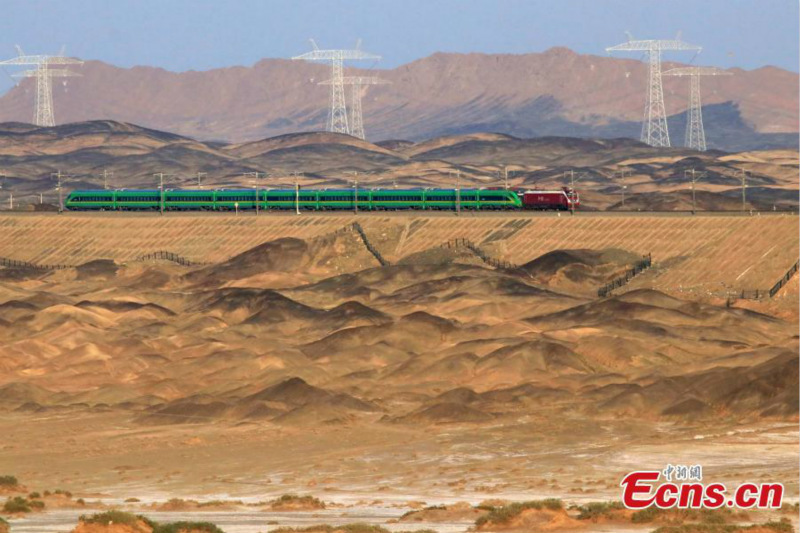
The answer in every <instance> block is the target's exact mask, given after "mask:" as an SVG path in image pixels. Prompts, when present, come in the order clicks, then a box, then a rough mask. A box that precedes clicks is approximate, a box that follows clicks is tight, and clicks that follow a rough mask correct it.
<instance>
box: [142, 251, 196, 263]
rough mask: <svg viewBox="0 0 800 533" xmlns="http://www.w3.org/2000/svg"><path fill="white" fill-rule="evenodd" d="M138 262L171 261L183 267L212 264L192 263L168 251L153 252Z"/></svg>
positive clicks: (143, 256)
mask: <svg viewBox="0 0 800 533" xmlns="http://www.w3.org/2000/svg"><path fill="white" fill-rule="evenodd" d="M136 261H140V262H143V261H171V262H173V263H177V264H179V265H182V266H202V265H209V264H211V263H201V262H198V261H190V260H189V259H186V258H185V257H183V256H182V255H178V254H176V253H173V252H166V251H158V252H153V253H150V254H145V255H142V256H139V257H137V258H136Z"/></svg>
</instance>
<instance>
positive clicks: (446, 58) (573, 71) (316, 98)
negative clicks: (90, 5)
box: [0, 48, 800, 151]
mask: <svg viewBox="0 0 800 533" xmlns="http://www.w3.org/2000/svg"><path fill="white" fill-rule="evenodd" d="M672 66H677V63H676V64H672V63H665V64H664V68H670V67H672ZM75 70H76V71H78V72H80V74H81V77H80V78H74V79H70V80H69V82H68V84H67V85H62V84H58V85H56V87H55V89H54V93H55V94H54V99H55V107H56V120H57V121H58V122H59V123H65V122H75V121H84V120H93V119H113V120H118V121H124V122H132V123H136V124H141V125H143V126H147V127H151V128H156V129H162V130H168V131H172V132H175V133H178V134H182V135H188V136H192V137H195V138H198V139H203V140H225V141H232V142H244V141H251V140H257V139H263V138H265V137H270V136H274V135H280V134H285V133H293V132H299V131H315V130H321V129H323V128H324V125H325V119H326V116H327V104H328V93H327V88H326V87H323V86H319V85H317V82H319V81H322V80H325V79H327V78H328V77H329V73H328V70H327V67H326V66H324V65H317V64H309V63H305V62H294V61H291V60H287V59H264V60H261V61H259V62H258V63H256V64H255V65H253V66H252V67H240V66H238V67H229V68H220V69H214V70H209V71H205V72H196V71H188V72H180V73H177V72H168V71H166V70H163V69H160V68H153V67H134V68H119V67H115V66H113V65H109V64H106V63H102V62H99V61H87V62H86V63H85V64H84V65H83V66H82V67H80V68H76V69H75ZM349 70H351V72H352V73H356V72H362V73H363V72H369V73H371V74H373V75H379V76H380V77H382V78H384V79H386V80H388V81H389V82H391V83H390V84H389V85H384V86H380V87H373V88H370V89H368V90H366V89H365V93H364V96H363V107H364V114H365V124H366V129H367V135H368V136H369V137H370V139H371V140H381V139H385V140H389V139H411V140H420V139H427V138H431V137H435V136H441V135H451V134H464V133H472V132H500V133H506V134H511V135H515V136H520V137H538V136H548V135H549V136H552V135H557V136H579V137H633V138H638V135H639V130H640V122H639V121H640V117H641V112H642V106H643V100H644V87H645V83H646V65H645V64H644V63H642V62H640V61H638V60H637V59H635V58H634V59H626V58H620V57H607V56H595V55H587V54H577V53H575V52H572V51H571V50H569V49H566V48H551V49H549V50H547V51H545V52H543V53H531V54H522V55H510V54H477V53H473V54H452V53H447V54H446V53H437V54H434V55H432V56H429V57H426V58H423V59H420V60H417V61H414V62H412V63H408V64H406V65H402V66H400V67H397V68H395V69H390V70H377V69H370V70H357V69H349ZM729 72H730V73H731V74H733V75H732V76H724V77H715V78H708V79H704V80H703V82H702V83H703V101H704V103H705V116H706V131H707V135H708V142H709V147H711V148H719V149H724V150H727V151H735V150H745V149H755V148H769V147H793V146H797V133H796V132H797V130H798V107H799V106H800V104H799V103H798V76H797V74H796V73H793V72H789V71H786V70H782V69H779V68H775V67H763V68H759V69H755V70H751V71H745V70H741V69H730V70H729ZM664 90H665V95H666V105H667V112H668V114H669V115H670V116H671V119H670V122H671V124H670V125H671V128H672V129H671V133H672V138H673V144H675V145H679V144H681V143H682V141H683V124H684V116H683V111H684V110H685V107H686V101H687V95H688V82H687V80H686V79H682V78H665V80H664ZM34 97H35V89H34V86H33V82H32V81H31V80H25V81H24V82H23V83H21V84H20V85H19V86H17V87H15V88H13V89H12V90H11V91H9V92H8V93H6V94H5V95H3V97H2V98H0V121H18V122H19V121H22V122H27V121H30V117H31V115H32V110H33V99H34Z"/></svg>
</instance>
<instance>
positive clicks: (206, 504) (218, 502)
mask: <svg viewBox="0 0 800 533" xmlns="http://www.w3.org/2000/svg"><path fill="white" fill-rule="evenodd" d="M222 505H244V502H242V500H209V501H207V502H200V503H198V504H197V506H198V507H220V506H222Z"/></svg>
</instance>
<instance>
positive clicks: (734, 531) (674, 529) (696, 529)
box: [653, 518, 794, 533]
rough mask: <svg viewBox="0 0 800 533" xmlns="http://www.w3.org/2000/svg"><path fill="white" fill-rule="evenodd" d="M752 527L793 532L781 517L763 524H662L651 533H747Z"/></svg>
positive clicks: (788, 523) (791, 527)
mask: <svg viewBox="0 0 800 533" xmlns="http://www.w3.org/2000/svg"><path fill="white" fill-rule="evenodd" d="M752 529H771V530H773V531H775V532H776V533H794V526H792V523H791V522H790V521H789V520H787V519H785V518H782V519H781V520H780V521H777V522H776V521H774V520H770V521H769V522H765V523H763V524H752V525H749V526H739V525H732V524H727V525H726V524H688V525H681V526H664V527H660V528H658V529H656V530H655V531H653V533H747V531H750V530H752Z"/></svg>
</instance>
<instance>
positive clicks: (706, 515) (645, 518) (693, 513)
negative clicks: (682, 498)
mask: <svg viewBox="0 0 800 533" xmlns="http://www.w3.org/2000/svg"><path fill="white" fill-rule="evenodd" d="M746 517H747V513H745V512H741V513H738V514H737V515H734V513H733V511H731V510H730V509H725V508H723V509H659V508H657V507H648V508H647V509H642V510H641V511H636V512H635V513H633V515H631V522H633V523H635V524H646V523H649V522H654V521H662V522H674V523H677V524H680V523H683V522H699V523H701V524H706V525H713V524H724V523H725V522H727V521H728V520H729V519H731V518H746Z"/></svg>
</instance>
